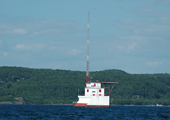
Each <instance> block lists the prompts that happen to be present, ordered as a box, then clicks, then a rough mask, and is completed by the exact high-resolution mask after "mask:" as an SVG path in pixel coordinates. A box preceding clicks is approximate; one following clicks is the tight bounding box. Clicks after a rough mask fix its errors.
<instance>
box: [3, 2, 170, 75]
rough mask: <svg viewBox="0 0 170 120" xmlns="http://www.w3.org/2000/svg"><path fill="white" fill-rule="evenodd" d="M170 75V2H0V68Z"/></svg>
mask: <svg viewBox="0 0 170 120" xmlns="http://www.w3.org/2000/svg"><path fill="white" fill-rule="evenodd" d="M88 12H89V14H90V15H89V24H90V30H89V31H90V32H89V36H90V53H89V54H90V58H89V60H90V64H89V70H90V71H100V70H106V69H119V70H123V71H125V72H127V73H131V74H154V73H170V0H105V1H104V0H48V1H47V0H0V66H17V67H28V68H38V69H41V68H45V69H63V70H72V71H86V60H87V20H88V19H87V18H88Z"/></svg>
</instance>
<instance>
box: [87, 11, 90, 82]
mask: <svg viewBox="0 0 170 120" xmlns="http://www.w3.org/2000/svg"><path fill="white" fill-rule="evenodd" d="M86 83H90V73H89V12H88V24H87V70H86Z"/></svg>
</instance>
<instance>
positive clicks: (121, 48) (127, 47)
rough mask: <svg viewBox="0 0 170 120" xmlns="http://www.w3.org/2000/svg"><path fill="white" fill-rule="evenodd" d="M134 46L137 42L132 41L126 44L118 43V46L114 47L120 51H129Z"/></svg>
mask: <svg viewBox="0 0 170 120" xmlns="http://www.w3.org/2000/svg"><path fill="white" fill-rule="evenodd" d="M136 46H137V42H133V43H130V44H127V43H126V45H125V44H124V45H122V44H121V45H118V46H116V48H118V50H120V51H124V52H130V51H132V50H134V49H135V47H136Z"/></svg>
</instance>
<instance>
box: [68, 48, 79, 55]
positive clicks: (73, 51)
mask: <svg viewBox="0 0 170 120" xmlns="http://www.w3.org/2000/svg"><path fill="white" fill-rule="evenodd" d="M68 53H69V54H71V55H77V54H79V53H81V51H80V50H78V49H72V50H70V51H69V52H68Z"/></svg>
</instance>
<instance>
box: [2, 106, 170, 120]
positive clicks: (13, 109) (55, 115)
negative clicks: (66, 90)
mask: <svg viewBox="0 0 170 120" xmlns="http://www.w3.org/2000/svg"><path fill="white" fill-rule="evenodd" d="M0 119H6V120H8V119H9V120H10V119H17V120H18V119H46V120H48V119H49V120H56V119H57V120H64V119H79V120H86V119H88V120H100V119H101V120H103V119H106V120H107V119H108V120H110V119H123V120H125V119H128V120H129V119H130V120H133V119H137V120H147V119H148V120H149V119H152V120H153V119H154V120H155V119H170V107H156V106H150V107H147V106H110V107H109V108H88V107H74V106H73V105H0Z"/></svg>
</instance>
